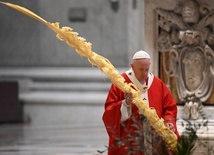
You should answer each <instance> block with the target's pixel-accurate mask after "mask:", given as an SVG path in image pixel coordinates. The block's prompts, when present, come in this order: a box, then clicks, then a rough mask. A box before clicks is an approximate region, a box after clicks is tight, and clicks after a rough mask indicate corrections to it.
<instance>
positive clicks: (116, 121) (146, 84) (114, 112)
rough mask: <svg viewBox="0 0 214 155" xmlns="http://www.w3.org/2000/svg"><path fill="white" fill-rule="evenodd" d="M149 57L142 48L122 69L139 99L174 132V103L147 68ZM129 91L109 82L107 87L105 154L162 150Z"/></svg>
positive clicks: (136, 154)
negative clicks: (124, 70) (107, 140)
mask: <svg viewBox="0 0 214 155" xmlns="http://www.w3.org/2000/svg"><path fill="white" fill-rule="evenodd" d="M150 65H151V58H150V56H149V54H148V53H147V52H145V51H138V52H136V53H135V54H134V56H133V61H132V63H131V68H130V69H129V70H128V71H126V72H124V73H122V74H121V75H122V76H123V77H124V79H125V81H126V82H127V83H131V82H132V83H133V84H135V86H136V87H137V88H138V89H139V90H140V91H141V96H142V100H145V101H146V102H147V103H148V106H149V107H152V108H154V109H155V110H156V112H157V115H158V116H159V118H163V119H164V121H165V124H166V125H168V126H169V127H170V128H171V129H172V130H173V131H174V132H175V134H176V135H177V136H178V131H177V126H176V117H177V106H176V103H175V101H174V99H173V97H172V95H171V93H170V91H169V90H168V88H167V87H166V85H165V84H164V83H163V82H162V81H161V80H160V79H159V78H158V77H157V76H155V75H153V74H152V73H150V72H149V68H150ZM132 99H133V97H132V94H130V93H123V92H122V91H121V90H120V89H119V88H117V86H116V85H114V84H112V85H111V88H110V90H109V93H108V96H107V99H106V102H105V111H104V114H103V122H104V124H105V127H106V130H107V133H108V135H109V148H108V155H128V154H133V155H153V154H159V153H160V152H161V151H162V150H161V148H162V146H163V145H162V144H163V143H162V140H161V137H159V136H158V135H156V133H155V131H154V130H153V129H152V128H151V127H150V126H149V125H148V122H147V119H146V118H145V117H144V116H143V115H139V113H138V108H137V107H136V105H134V104H133V103H132Z"/></svg>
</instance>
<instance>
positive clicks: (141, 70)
mask: <svg viewBox="0 0 214 155" xmlns="http://www.w3.org/2000/svg"><path fill="white" fill-rule="evenodd" d="M150 64H151V61H150V59H136V60H134V61H133V63H132V64H131V67H132V69H133V71H134V73H135V77H136V78H137V79H138V81H145V80H146V79H147V77H148V73H149V68H150Z"/></svg>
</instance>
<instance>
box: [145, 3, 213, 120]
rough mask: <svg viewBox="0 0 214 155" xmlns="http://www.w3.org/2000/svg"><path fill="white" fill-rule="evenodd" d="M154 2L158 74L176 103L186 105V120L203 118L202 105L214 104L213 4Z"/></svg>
mask: <svg viewBox="0 0 214 155" xmlns="http://www.w3.org/2000/svg"><path fill="white" fill-rule="evenodd" d="M154 2H155V1H153V3H152V2H150V3H151V4H150V6H152V9H153V11H154V12H153V19H154V21H153V22H154V23H155V24H154V25H155V26H156V27H155V28H154V29H155V33H153V34H154V35H153V37H154V38H153V39H154V46H155V50H154V51H155V52H156V53H155V55H156V59H157V60H159V62H158V66H159V70H158V73H159V75H160V77H161V79H163V81H164V82H165V83H166V84H167V85H168V87H169V88H170V89H171V91H172V93H173V96H174V97H175V98H176V101H177V103H181V104H185V107H184V115H185V118H187V119H189V118H191V119H198V118H199V116H202V117H203V114H202V113H203V112H202V105H204V104H214V97H213V94H214V91H213V85H214V81H213V79H214V72H213V71H214V52H213V49H214V48H213V47H214V46H213V45H214V29H213V21H214V10H213V9H214V8H211V6H212V5H211V1H195V0H188V1H182V0H180V1H173V3H171V1H170V2H169V1H163V4H160V3H156V4H155V3H154ZM156 2H157V1H156ZM164 2H165V3H164ZM167 2H168V4H170V6H169V5H168V6H166V5H167V4H166V3H167ZM150 9H151V8H150ZM145 38H146V37H145Z"/></svg>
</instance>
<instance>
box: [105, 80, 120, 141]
mask: <svg viewBox="0 0 214 155" xmlns="http://www.w3.org/2000/svg"><path fill="white" fill-rule="evenodd" d="M123 99H124V93H123V92H122V91H121V90H120V89H119V88H117V87H116V85H114V84H112V85H111V88H110V90H109V93H108V96H107V99H106V102H105V111H104V114H103V118H102V119H103V122H104V124H105V127H106V130H107V132H108V134H109V137H115V138H116V137H119V135H120V120H121V112H120V108H121V104H122V100H123Z"/></svg>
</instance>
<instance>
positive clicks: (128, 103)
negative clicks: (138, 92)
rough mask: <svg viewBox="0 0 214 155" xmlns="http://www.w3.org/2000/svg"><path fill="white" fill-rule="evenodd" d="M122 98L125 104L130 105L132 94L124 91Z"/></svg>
mask: <svg viewBox="0 0 214 155" xmlns="http://www.w3.org/2000/svg"><path fill="white" fill-rule="evenodd" d="M124 98H125V101H126V104H127V106H130V105H131V103H132V100H133V96H132V94H131V93H125V94H124Z"/></svg>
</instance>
